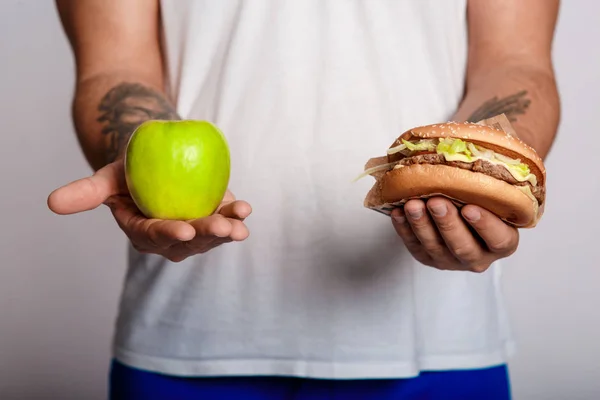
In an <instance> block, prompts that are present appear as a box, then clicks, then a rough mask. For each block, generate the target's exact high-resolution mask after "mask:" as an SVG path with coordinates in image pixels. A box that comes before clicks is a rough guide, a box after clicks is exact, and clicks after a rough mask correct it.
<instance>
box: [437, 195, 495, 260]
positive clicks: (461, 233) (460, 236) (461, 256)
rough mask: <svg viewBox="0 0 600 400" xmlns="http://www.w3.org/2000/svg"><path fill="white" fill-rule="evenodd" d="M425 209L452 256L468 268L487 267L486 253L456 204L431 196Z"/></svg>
mask: <svg viewBox="0 0 600 400" xmlns="http://www.w3.org/2000/svg"><path fill="white" fill-rule="evenodd" d="M427 209H428V210H429V213H430V214H431V216H432V219H433V221H434V223H435V225H436V227H437V230H438V232H439V233H440V235H441V237H442V239H443V240H444V242H445V244H446V246H447V248H448V249H449V250H450V252H451V253H452V255H453V256H454V258H455V259H456V260H457V261H458V262H459V263H460V264H461V265H462V266H464V267H466V268H468V269H479V268H487V266H488V265H486V262H487V261H488V260H487V255H486V254H485V249H484V248H482V246H481V245H480V243H479V241H478V240H477V239H476V238H475V237H474V236H473V233H472V232H471V231H470V230H469V227H468V226H467V224H466V223H465V222H464V220H463V219H462V217H461V215H460V214H459V212H458V210H457V209H456V206H454V204H452V202H450V201H449V200H447V199H444V198H432V199H431V200H429V201H428V202H427Z"/></svg>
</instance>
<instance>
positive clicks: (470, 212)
mask: <svg viewBox="0 0 600 400" xmlns="http://www.w3.org/2000/svg"><path fill="white" fill-rule="evenodd" d="M463 215H464V216H465V218H466V219H468V220H469V221H471V222H477V221H479V219H480V218H481V213H480V212H479V211H477V210H475V209H473V208H467V209H466V210H464V211H463Z"/></svg>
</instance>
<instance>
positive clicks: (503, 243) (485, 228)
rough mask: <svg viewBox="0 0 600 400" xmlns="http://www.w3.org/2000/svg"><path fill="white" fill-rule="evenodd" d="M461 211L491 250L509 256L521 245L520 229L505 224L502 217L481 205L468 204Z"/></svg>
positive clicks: (499, 254)
mask: <svg viewBox="0 0 600 400" xmlns="http://www.w3.org/2000/svg"><path fill="white" fill-rule="evenodd" d="M461 213H462V215H463V217H464V218H465V220H466V221H467V222H468V223H469V224H470V225H471V226H472V227H473V228H474V230H475V231H476V232H477V234H478V235H479V236H480V237H481V239H483V241H484V242H485V244H486V246H487V249H488V250H489V252H491V253H494V254H497V255H498V256H502V257H507V256H509V255H511V254H513V253H514V252H515V251H516V249H517V247H518V245H519V231H518V230H517V229H516V228H514V227H511V226H509V225H507V224H505V223H504V222H503V221H502V220H501V219H499V218H498V217H496V216H495V215H494V214H492V213H491V212H489V211H487V210H484V209H482V208H481V207H477V206H473V205H468V206H465V207H463V209H462V210H461Z"/></svg>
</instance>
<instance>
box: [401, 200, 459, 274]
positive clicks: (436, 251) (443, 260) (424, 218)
mask: <svg viewBox="0 0 600 400" xmlns="http://www.w3.org/2000/svg"><path fill="white" fill-rule="evenodd" d="M404 212H405V214H406V217H407V220H408V223H409V224H410V227H411V228H412V231H413V232H414V234H415V236H416V237H417V239H418V240H419V242H420V243H421V245H422V246H423V248H424V249H425V251H426V252H427V254H428V255H429V256H430V257H431V258H432V259H433V260H434V261H435V262H437V263H438V265H440V266H442V267H446V268H449V267H450V265H449V264H454V262H455V260H454V257H453V256H452V254H451V253H450V251H449V249H448V247H447V246H446V243H445V242H444V240H443V238H442V236H441V235H440V233H439V232H438V230H437V229H436V227H435V224H434V223H433V221H432V219H431V218H430V216H429V213H428V212H427V209H426V208H425V202H423V201H421V200H410V201H408V202H407V203H406V205H405V206H404Z"/></svg>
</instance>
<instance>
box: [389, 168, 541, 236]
mask: <svg viewBox="0 0 600 400" xmlns="http://www.w3.org/2000/svg"><path fill="white" fill-rule="evenodd" d="M378 185H379V188H378V190H377V192H378V197H380V199H381V202H382V203H398V202H403V201H406V200H408V199H411V198H428V197H433V196H436V195H442V196H444V197H448V198H450V199H452V200H455V201H457V202H459V203H462V204H474V205H477V206H480V207H482V208H484V209H486V210H489V211H490V212H492V213H494V214H496V215H497V216H498V217H499V218H501V219H503V220H504V221H506V222H507V223H509V224H511V225H513V226H517V227H520V228H531V227H534V226H535V225H536V224H537V221H538V220H539V219H540V217H541V215H542V213H543V205H542V206H539V207H538V204H537V201H536V202H534V201H532V199H531V198H529V197H528V196H527V195H526V194H524V193H523V192H522V191H521V190H520V189H518V188H517V187H515V186H514V185H511V184H509V183H506V182H504V181H502V180H499V179H496V178H492V177H491V176H488V175H485V174H482V173H480V172H472V171H469V170H465V169H461V168H457V167H452V166H448V165H430V164H416V165H410V166H405V167H402V168H397V169H393V170H391V171H389V172H387V173H386V174H385V175H384V176H382V177H381V179H380V180H379V182H378Z"/></svg>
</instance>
